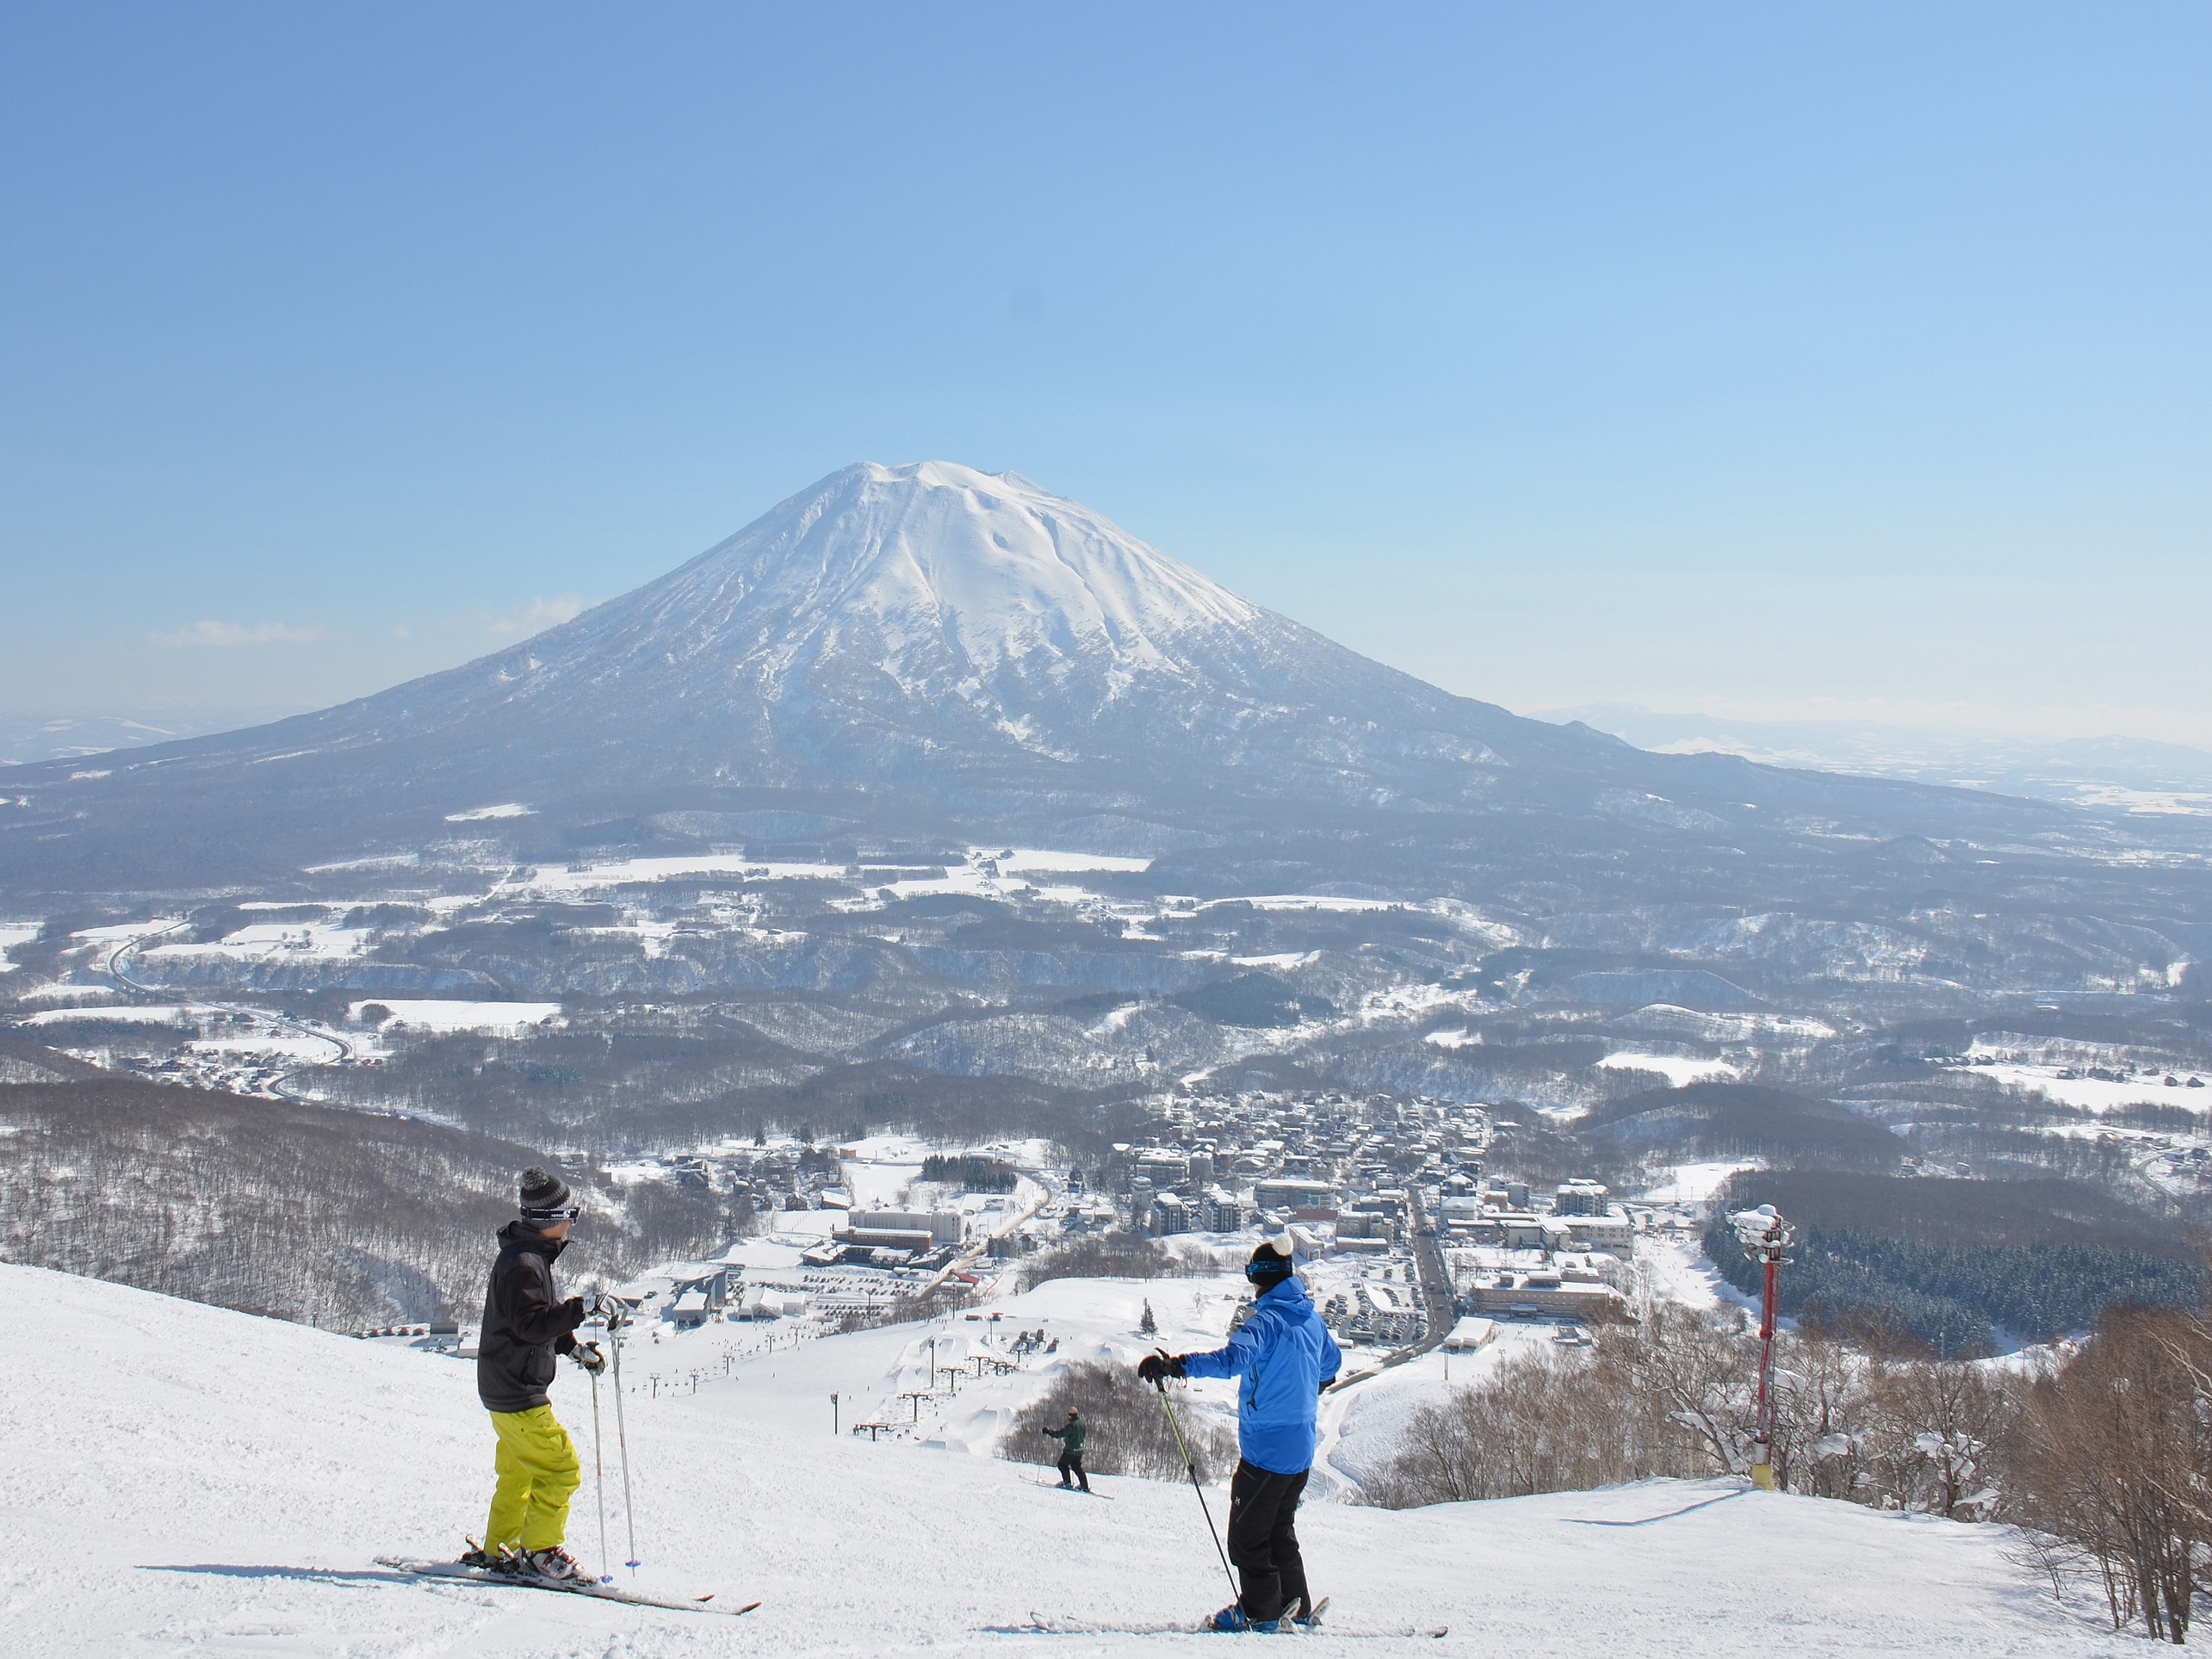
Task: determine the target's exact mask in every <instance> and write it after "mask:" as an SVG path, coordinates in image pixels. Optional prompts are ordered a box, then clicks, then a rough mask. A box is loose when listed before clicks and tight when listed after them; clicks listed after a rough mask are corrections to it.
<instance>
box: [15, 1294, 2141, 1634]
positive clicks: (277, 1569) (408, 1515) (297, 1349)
mask: <svg viewBox="0 0 2212 1659" xmlns="http://www.w3.org/2000/svg"><path fill="white" fill-rule="evenodd" d="M1046 1290H1048V1291H1049V1290H1050V1287H1046ZM0 1291H4V1292H5V1293H6V1295H7V1297H8V1299H9V1303H10V1304H11V1305H14V1306H16V1307H19V1308H34V1309H38V1310H39V1322H38V1326H37V1330H38V1334H37V1337H36V1339H35V1340H17V1341H15V1342H11V1343H9V1344H7V1345H5V1346H0V1456H4V1458H5V1459H6V1464H7V1467H8V1469H9V1486H8V1502H7V1503H6V1505H5V1506H4V1507H0V1563H4V1564H3V1565H0V1581H4V1582H0V1605H4V1606H5V1607H6V1609H7V1611H8V1613H9V1625H8V1650H9V1652H11V1653H15V1654H19V1655H23V1656H45V1655H71V1656H78V1655H110V1654H136V1653H155V1652H162V1653H168V1652H195V1653H207V1654H220V1655H246V1654H273V1655H285V1656H295V1655H325V1654H326V1655H339V1654H344V1655H349V1656H360V1655H394V1656H398V1655H409V1656H415V1655H425V1656H426V1655H435V1654H466V1655H469V1656H472V1659H474V1656H503V1655H513V1656H524V1655H529V1656H541V1655H542V1656H548V1659H551V1656H556V1655H560V1656H566V1655H572V1654H578V1655H580V1654H592V1655H598V1654H607V1655H623V1656H635V1659H654V1656H662V1655H668V1656H677V1655H681V1656H701V1655H712V1654H763V1655H767V1654H775V1655H812V1654H823V1655H828V1654H838V1655H848V1654H849V1655H861V1654H865V1655H887V1654H908V1653H922V1652H928V1653H931V1654H937V1655H946V1654H950V1655H970V1654H972V1655H989V1654H1010V1655H1011V1654H1024V1653H1029V1654H1038V1655H1044V1654H1056V1655H1065V1654H1069V1653H1093V1654H1104V1653H1177V1652H1184V1651H1189V1652H1193V1653H1204V1652H1218V1650H1219V1649H1220V1646H1221V1643H1222V1641H1223V1639H1224V1638H1221V1637H1205V1636H1198V1635H1191V1636H1187V1637H1186V1636H1179V1635H1121V1636H1115V1635H1108V1634H1101V1635H1093V1636H1082V1637H1070V1636H1046V1635H1038V1634H1023V1633H1019V1626H1020V1625H1023V1624H1024V1623H1025V1622H1026V1621H1027V1619H1029V1617H1030V1615H1031V1614H1032V1613H1041V1614H1044V1615H1045V1616H1046V1617H1048V1618H1051V1617H1069V1616H1074V1617H1080V1618H1082V1619H1088V1620H1093V1621H1097V1622H1100V1623H1104V1624H1109V1625H1130V1626H1133V1627H1137V1628H1140V1629H1155V1630H1156V1629H1157V1628H1158V1627H1159V1626H1161V1625H1163V1624H1169V1623H1173V1622H1174V1621H1180V1620H1182V1619H1188V1618H1193V1617H1194V1616H1196V1615H1197V1614H1199V1613H1204V1612H1205V1611H1208V1610H1211V1608H1213V1607H1215V1606H1218V1605H1219V1604H1220V1603H1221V1602H1222V1601H1223V1600H1225V1599H1226V1597H1227V1591H1226V1588H1225V1587H1224V1584H1223V1582H1222V1575H1221V1569H1220V1567H1219V1565H1218V1563H1216V1561H1215V1560H1214V1558H1213V1555H1212V1551H1211V1546H1210V1545H1209V1544H1208V1543H1207V1542H1206V1539H1205V1533H1204V1530H1203V1524H1202V1522H1201V1520H1200V1519H1199V1516H1198V1514H1196V1513H1195V1509H1196V1506H1195V1503H1194V1501H1193V1495H1192V1493H1191V1492H1190V1490H1189V1489H1187V1487H1183V1486H1178V1485H1173V1484H1166V1483H1148V1482H1143V1481H1136V1480H1121V1479H1111V1478H1106V1479H1101V1480H1100V1481H1099V1482H1098V1484H1099V1485H1100V1488H1101V1489H1103V1490H1106V1491H1108V1492H1110V1493H1112V1495H1113V1496H1114V1497H1115V1498H1117V1499H1118V1501H1117V1502H1114V1503H1111V1504H1107V1503H1100V1502H1098V1501H1093V1500H1086V1499H1082V1498H1080V1497H1075V1496H1070V1495H1063V1494H1060V1493H1058V1492H1055V1491H1050V1490H1046V1489H1040V1488H1038V1487H1035V1486H1031V1485H1027V1484H1025V1483H1024V1481H1023V1479H1022V1475H1021V1471H1020V1470H1019V1469H1017V1468H1016V1467H1015V1466H1013V1465H1010V1464H1005V1463H1002V1462H999V1461H995V1460H993V1459H989V1458H980V1457H963V1456H961V1455H958V1454H957V1453H953V1452H941V1451H935V1450H926V1449H923V1448H922V1447H921V1446H920V1445H914V1444H912V1443H907V1444H896V1445H894V1444H888V1443H886V1444H881V1445H871V1444H870V1443H869V1442H868V1441H867V1439H865V1438H864V1437H862V1438H858V1439H856V1438H854V1437H853V1436H852V1435H851V1434H850V1433H845V1434H835V1435H833V1433H831V1432H830V1424H829V1421H828V1411H829V1402H828V1398H827V1395H828V1393H829V1391H830V1390H832V1389H835V1388H837V1387H838V1386H839V1381H840V1377H841V1376H842V1375H845V1374H847V1373H848V1372H849V1373H851V1374H858V1375H861V1376H871V1375H881V1374H882V1373H883V1370H884V1369H885V1367H886V1365H887V1364H888V1363H889V1361H891V1360H894V1359H896V1358H897V1356H898V1355H899V1354H901V1353H903V1352H905V1350H906V1348H907V1346H908V1345H909V1344H910V1343H911V1342H912V1341H913V1340H914V1336H915V1335H916V1334H917V1331H916V1328H911V1327H908V1328H891V1329H889V1330H884V1331H878V1332H872V1333H866V1334H860V1335H858V1336H853V1337H838V1338H825V1339H822V1340H818V1341H815V1342H811V1343H809V1344H806V1345H804V1346H802V1347H800V1348H799V1349H798V1350H797V1351H796V1352H793V1353H789V1354H788V1355H786V1354H784V1353H777V1354H768V1353H762V1354H759V1355H758V1356H756V1357H754V1358H753V1359H751V1360H749V1361H748V1362H747V1364H748V1366H749V1367H750V1369H749V1370H748V1371H747V1376H746V1377H745V1380H743V1381H733V1382H728V1383H721V1382H718V1381H710V1382H709V1383H707V1384H703V1385H702V1386H701V1389H700V1391H699V1392H698V1393H697V1395H692V1394H691V1393H689V1392H688V1391H672V1389H671V1385H670V1381H669V1378H668V1377H667V1376H666V1375H664V1376H663V1378H662V1384H661V1393H660V1398H659V1399H657V1400H656V1399H654V1398H652V1397H651V1395H650V1392H649V1387H650V1385H649V1384H644V1378H643V1377H642V1376H641V1373H642V1372H644V1371H647V1370H648V1369H649V1368H651V1367H652V1366H653V1364H654V1361H663V1360H665V1357H666V1356H665V1354H664V1353H662V1352H660V1351H656V1350H654V1349H652V1348H650V1347H647V1348H645V1349H643V1350H642V1351H639V1352H635V1353H634V1358H635V1360H636V1363H635V1364H633V1365H631V1366H630V1367H629V1372H630V1375H631V1379H632V1380H633V1381H634V1382H638V1383H640V1384H644V1386H645V1388H646V1389H647V1391H644V1392H640V1393H636V1394H632V1395H630V1396H628V1414H629V1441H630V1446H631V1454H632V1461H633V1465H634V1472H635V1483H636V1489H637V1497H638V1507H639V1515H640V1530H639V1533H638V1540H637V1541H638V1546H639V1551H640V1553H641V1557H642V1559H643V1560H644V1562H645V1563H646V1565H645V1566H644V1568H643V1569H641V1572H640V1573H639V1575H638V1577H639V1581H640V1582H641V1583H643V1584H651V1585H653V1586H655V1587H657V1588H662V1589H668V1590H678V1591H682V1592H687V1593H688V1592H692V1591H703V1590H708V1589H713V1590H716V1591H718V1592H719V1593H720V1594H721V1595H722V1597H723V1598H730V1597H740V1598H743V1599H751V1598H753V1597H756V1596H757V1597H759V1598H761V1599H762V1600H763V1602H764V1604H765V1605H764V1606H762V1607H761V1609H760V1610H759V1612H758V1613H753V1614H752V1615H750V1616H749V1617H747V1618H745V1619H734V1620H728V1619H712V1618H708V1617H703V1616H698V1615H693V1614H686V1613H662V1612H652V1611H644V1610H638V1609H632V1608H626V1607H620V1606H605V1605H599V1604H594V1603H591V1602H586V1601H582V1600H572V1599H569V1598H564V1597H558V1596H554V1595H547V1594H535V1593H531V1592H527V1591H517V1590H499V1589H492V1588H483V1587H477V1586H468V1585H461V1586H452V1587H444V1586H431V1585H428V1584H424V1583H420V1582H413V1581H409V1580H406V1579H404V1578H401V1577H400V1576H398V1575H394V1574H393V1573H391V1572H389V1571H387V1570H386V1569H381V1568H379V1567H378V1566H376V1565H375V1561H374V1557H375V1556H376V1555H378V1554H380V1553H382V1552H385V1551H402V1552H406V1551H418V1552H422V1553H437V1552H443V1551H447V1550H449V1549H451V1548H452V1547H454V1545H455V1544H456V1543H457V1541H458V1539H459V1537H460V1535H461V1534H462V1532H465V1531H468V1530H469V1529H471V1528H473V1527H474V1526H476V1525H478V1524H479V1523H480V1520H481V1518H482V1513H483V1505H484V1501H485V1499H486V1495H487V1490H488V1485H489V1479H488V1477H489V1473H490V1469H489V1464H490V1437H489V1434H488V1433H487V1431H486V1425H485V1421H484V1417H483V1414H482V1412H481V1410H480V1408H479V1407H478V1404H477V1402H476V1399H475V1395H474V1385H473V1378H472V1376H471V1373H470V1368H469V1367H468V1365H465V1364H461V1363H456V1362H455V1361H454V1360H451V1359H444V1358H441V1357H437V1356H434V1355H431V1354H428V1353H421V1352H417V1351H411V1350H408V1349H405V1348H394V1347H391V1346H385V1345H381V1344H372V1343H362V1342H356V1341H352V1340H349V1339H345V1338H342V1337H336V1336H331V1335H327V1334H321V1333H318V1332H314V1331H311V1330H307V1329H304V1328H300V1327H296V1326H289V1325H285V1324H282V1323H279V1322H273V1321H267V1320H258V1319H253V1318H249V1317H247V1316H245V1315H237V1314H230V1313H225V1312H220V1311H218V1310H214V1309H207V1308H202V1307H199V1306H196V1305H195V1304H192V1303H183V1302H175V1301H170V1300H168V1299H165V1298H163V1297H154V1296H151V1295H147V1294H146V1293H143V1292H139V1291H128V1290H124V1289H121V1288H120V1287H116V1286H113V1285H107V1284H99V1283H96V1282H94V1281H90V1280H84V1279H76V1278H68V1277H65V1276H63V1275H59V1274H52V1273H46V1272H39V1271H36V1270H34V1269H29V1268H22V1267H14V1266H8V1267H0ZM1033 1294H1034V1295H1037V1296H1040V1297H1041V1296H1044V1295H1045V1294H1046V1291H1038V1292H1036V1293H1033ZM1062 1294H1063V1295H1067V1296H1069V1297H1077V1296H1080V1295H1081V1291H1079V1290H1076V1289H1075V1288H1073V1287H1071V1288H1070V1289H1069V1290H1068V1291H1063V1293H1062ZM1155 1307H1156V1309H1158V1307H1159V1303H1157V1302H1156V1303H1155ZM1026 1311H1029V1312H1030V1313H1031V1315H1032V1321H1033V1319H1034V1317H1036V1316H1037V1315H1039V1314H1041V1313H1042V1311H1043V1309H1042V1304H1038V1306H1037V1307H1036V1308H1034V1309H1028V1310H1026ZM963 1323H964V1322H963ZM1454 1363H1455V1367H1456V1365H1457V1364H1458V1363H1459V1362H1457V1361H1455V1362H1454ZM1456 1375H1457V1372H1456V1369H1455V1377H1456ZM1419 1385H1420V1384H1419V1381H1418V1379H1408V1386H1415V1387H1417V1386H1419ZM1363 1386H1367V1385H1363ZM685 1388H686V1389H688V1384H685ZM965 1395H966V1390H964V1389H963V1399H964V1398H965ZM555 1399H556V1403H557V1406H558V1408H559V1410H560V1412H561V1415H562V1416H563V1417H564V1419H565V1420H566V1421H567V1422H568V1424H569V1426H570V1427H571V1430H572V1432H574V1433H577V1434H578V1437H579V1441H580V1442H581V1444H582V1446H583V1448H584V1451H585V1455H586V1483H585V1486H584V1489H583V1490H582V1491H581V1492H580V1493H579V1501H578V1504H577V1507H576V1511H575V1514H574V1517H573V1524H572V1529H571V1541H572V1543H573V1544H576V1545H578V1546H579V1551H580V1553H582V1554H583V1555H585V1556H586V1557H587V1558H596V1557H597V1555H598V1547H597V1526H596V1521H595V1520H594V1514H595V1511H594V1507H593V1493H592V1482H591V1479H590V1474H589V1470H590V1445H591V1439H590V1433H591V1411H590V1401H591V1396H590V1391H589V1389H588V1387H587V1386H586V1383H585V1380H584V1378H583V1377H581V1375H580V1374H579V1373H576V1372H574V1371H573V1370H570V1369H567V1368H564V1374H563V1375H562V1377H561V1380H560V1381H559V1383H558V1384H556V1385H555ZM608 1403H609V1404H610V1403H611V1402H608ZM976 1405H977V1408H978V1409H979V1410H980V1409H981V1408H982V1402H980V1401H979V1402H976ZM606 1415H607V1416H608V1417H609V1418H610V1419H611V1411H610V1410H609V1411H608V1412H607V1413H606ZM848 1421H849V1420H848ZM608 1427H609V1428H610V1430H611V1421H610V1422H609V1425H608ZM610 1440H611V1434H610ZM610 1452H611V1445H610ZM1715 1500H1719V1501H1715ZM1215 1507H1216V1511H1217V1514H1218V1513H1219V1511H1220V1509H1221V1508H1222V1507H1223V1506H1222V1504H1221V1502H1220V1501H1219V1498H1218V1496H1217V1499H1216V1504H1215ZM1301 1532H1302V1535H1303V1536H1304V1539H1305V1543H1306V1551H1307V1557H1308V1561H1309V1563H1310V1570H1311V1572H1312V1574H1313V1576H1314V1580H1315V1582H1316V1584H1317V1588H1320V1589H1321V1590H1323V1591H1324V1592H1325V1593H1326V1594H1329V1595H1330V1596H1331V1597H1332V1598H1333V1607H1332V1613H1333V1616H1334V1619H1335V1625H1336V1628H1337V1630H1338V1631H1340V1632H1341V1634H1340V1635H1339V1636H1337V1637H1333V1638H1332V1637H1328V1636H1323V1637H1315V1638H1310V1639H1311V1640H1312V1641H1313V1642H1314V1643H1315V1644H1317V1648H1318V1649H1319V1650H1323V1651H1342V1652H1344V1653H1347V1654H1349V1653H1352V1652H1354V1651H1357V1652H1359V1653H1362V1654H1366V1653H1369V1652H1372V1650H1373V1644H1372V1642H1369V1641H1363V1640H1359V1639H1356V1637H1355V1635H1354V1633H1356V1632H1360V1631H1390V1630H1394V1629H1404V1628H1410V1627H1411V1626H1413V1625H1430V1624H1435V1625H1449V1626H1450V1627H1451V1630H1452V1634H1451V1635H1450V1636H1449V1637H1447V1638H1445V1642H1444V1644H1441V1645H1442V1646H1445V1647H1448V1648H1449V1649H1450V1650H1453V1651H1459V1652H1468V1653H1475V1652H1479V1653H1482V1654H1484V1655H1486V1656H1487V1655H1492V1654H1513V1653H1518V1652H1527V1653H1552V1652H1558V1651H1564V1650H1593V1651H1601V1652H1604V1653H1607V1654H1610V1655H1621V1656H1637V1655H1646V1654H1648V1655H1653V1656H1659V1655H1664V1656H1669V1659H1672V1656H1676V1655H1680V1654H1682V1653H1685V1652H1695V1653H1700V1654H1706V1655H1733V1654H1742V1655H1747V1656H1750V1655H1757V1656H1760V1659H1766V1656H1769V1655H1771V1654H1773V1653H1774V1652H1775V1651H1777V1650H1788V1651H1792V1652H1815V1653H1828V1654H1860V1653H1868V1652H1883V1653H1893V1654H1918V1653H1925V1654H1930V1655H1934V1654H1942V1655H1946V1656H1951V1655H1998V1654H2039V1653H2059V1652H2076V1651H2084V1650H2106V1649H2112V1648H2115V1647H2116V1645H2117V1639H2116V1638H2115V1637H2111V1636H2110V1635H2109V1634H2108V1633H2106V1632H2104V1631H2102V1630H2100V1629H2099V1628H2098V1627H2097V1623H2096V1621H2095V1619H2093V1617H2092V1616H2091V1610H2088V1609H2083V1610H2079V1611H2078V1612H2068V1611H2065V1610H2061V1609H2060V1608H2058V1607H2056V1606H2054V1604H2053V1603H2052V1601H2051V1599H2050V1597H2049V1595H2048V1593H2047V1592H2045V1591H2043V1590H2042V1588H2040V1587H2039V1586H2038V1585H2037V1584H2036V1583H2035V1582H2034V1581H2033V1580H2032V1579H2031V1578H2030V1577H2029V1575H2028V1574H2027V1573H2026V1572H2024V1571H2023V1569H2021V1568H2019V1567H2017V1566H2016V1565H2014V1564H2012V1563H2010V1562H2009V1561H2007V1559H2006V1558H2005V1555H2004V1551H2005V1548H2006V1545H2007V1544H2008V1541H2009V1535H2008V1534H2007V1533H2006V1532H2004V1530H2003V1529H2001V1528H1995V1527H1975V1526H1956V1525H1953V1524H1950V1523H1948V1522H1943V1521H1936V1520H1922V1519H1917V1518H1908V1517H1901V1516H1895V1515H1883V1514H1876V1513H1874V1512H1872V1511H1869V1510H1867V1509H1862V1508H1859V1507H1854V1506H1850V1505H1843V1504H1831V1503H1823V1502H1819V1501H1815V1500H1811V1499H1802V1498H1792V1497H1786V1496H1775V1495H1766V1494H1758V1493H1752V1494H1741V1495H1739V1494H1738V1491H1737V1489H1736V1488H1735V1487H1734V1486H1733V1485H1732V1484H1726V1483H1702V1484H1700V1483H1691V1484H1682V1483H1647V1484H1645V1485H1641V1486H1637V1487H1631V1488H1624V1489H1616V1490H1614V1491H1609V1492H1602V1493H1586V1494H1571V1495H1559V1496H1553V1497H1545V1498H1534V1499H1525V1500H1520V1501H1513V1502H1506V1503H1495V1504H1486V1505H1463V1506H1453V1507H1442V1508H1436V1509H1430V1510H1422V1511H1410V1512H1406V1513H1401V1514H1391V1513H1387V1512H1384V1511H1379V1510H1372V1509H1365V1508H1360V1507H1350V1506H1347V1505H1342V1504H1335V1503H1328V1502H1319V1503H1316V1504H1314V1505H1312V1506H1310V1507H1309V1508H1308V1510H1307V1511H1306V1513H1305V1514H1304V1516H1303V1517H1302V1521H1301ZM615 1537H616V1542H617V1549H619V1547H620V1544H621V1538H622V1533H621V1529H620V1521H619V1519H618V1518H617V1521H616V1530H615ZM1386 1645H1388V1644H1386ZM2131 1645H2132V1643H2131Z"/></svg>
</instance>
